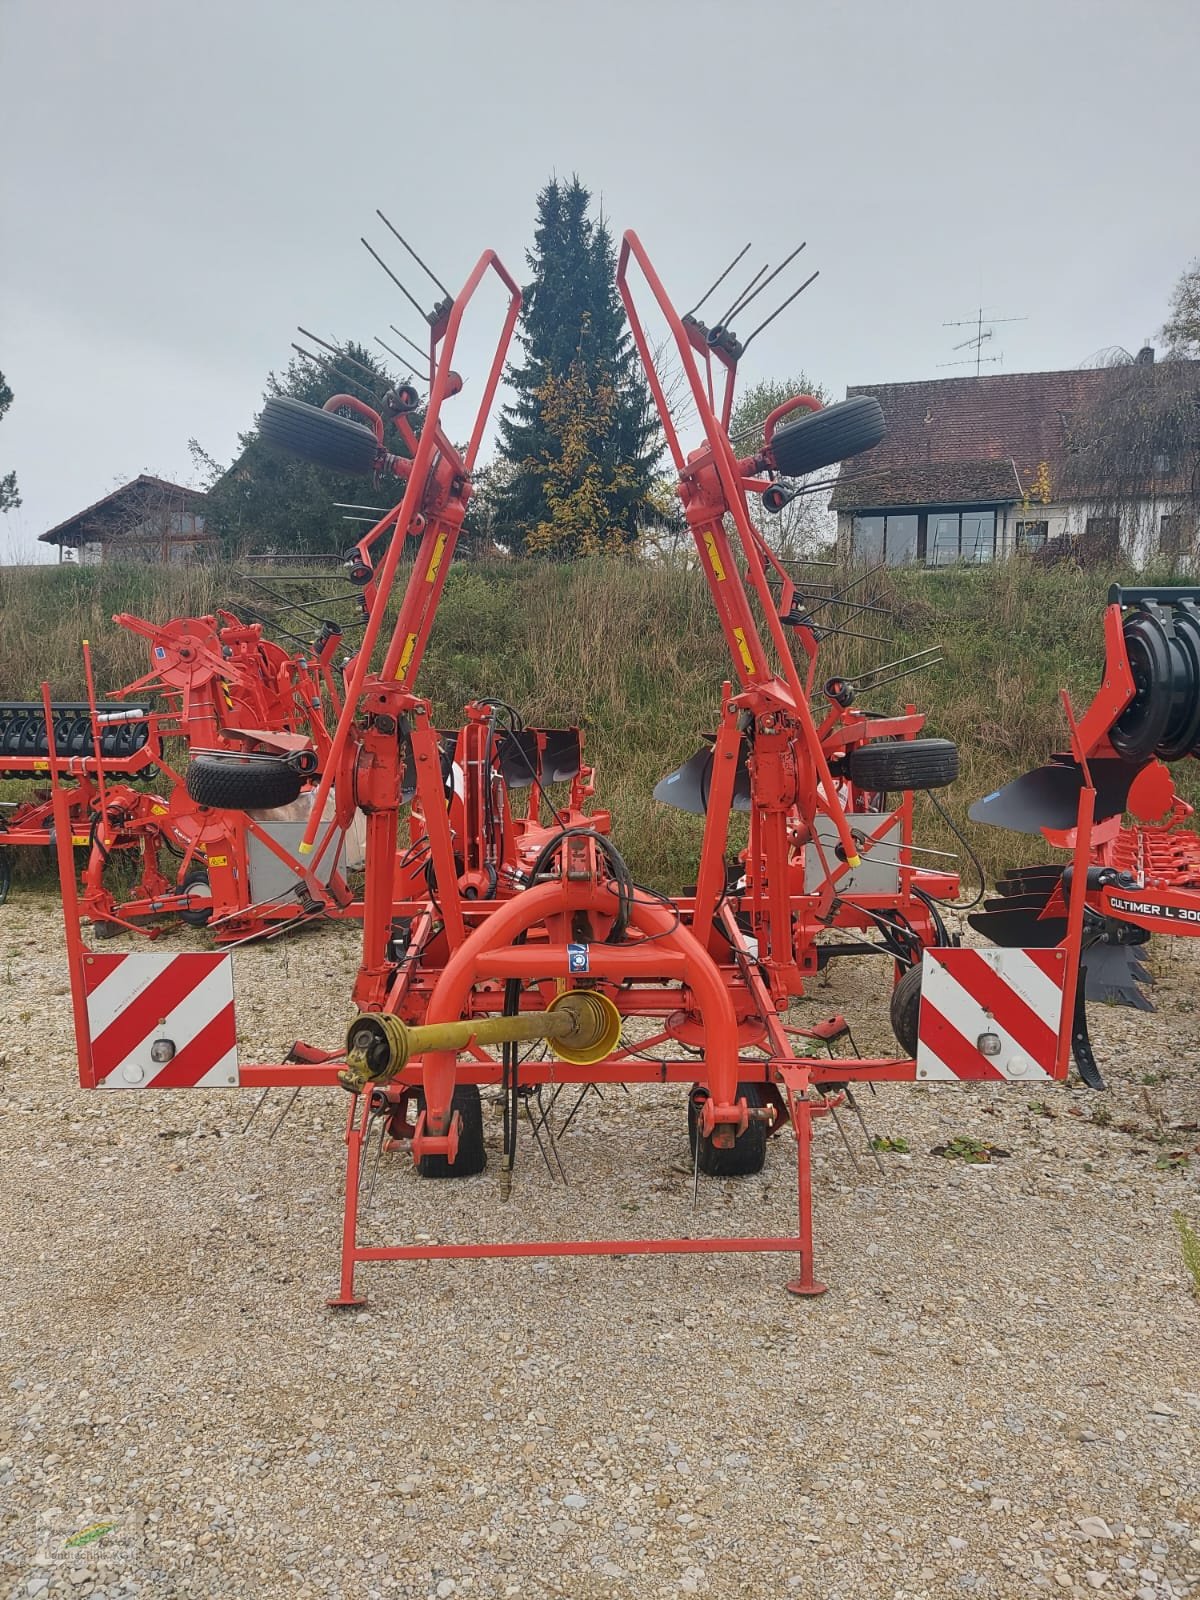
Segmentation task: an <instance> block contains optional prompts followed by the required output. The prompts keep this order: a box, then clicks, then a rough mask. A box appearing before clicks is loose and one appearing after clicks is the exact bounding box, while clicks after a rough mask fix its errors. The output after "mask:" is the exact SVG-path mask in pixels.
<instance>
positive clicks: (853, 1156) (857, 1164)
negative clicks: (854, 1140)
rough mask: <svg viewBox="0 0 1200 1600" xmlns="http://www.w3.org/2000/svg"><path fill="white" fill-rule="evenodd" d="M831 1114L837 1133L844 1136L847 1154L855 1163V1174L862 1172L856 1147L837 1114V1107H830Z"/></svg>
mask: <svg viewBox="0 0 1200 1600" xmlns="http://www.w3.org/2000/svg"><path fill="white" fill-rule="evenodd" d="M829 1114H830V1116H831V1117H832V1118H833V1125H834V1127H835V1128H836V1129H837V1131H838V1132H839V1133H840V1134H841V1136H842V1143H843V1144H844V1145H845V1146H846V1154H847V1155H848V1156H849V1157H850V1160H851V1161H852V1162H853V1163H854V1170H855V1172H861V1171H862V1163H861V1162H860V1161H859V1159H858V1153H857V1151H856V1150H855V1148H854V1146H853V1145H852V1144H851V1143H850V1135H849V1134H848V1133H847V1132H846V1129H845V1126H844V1125H843V1123H842V1119H841V1117H839V1116H838V1114H837V1107H836V1106H830V1107H829Z"/></svg>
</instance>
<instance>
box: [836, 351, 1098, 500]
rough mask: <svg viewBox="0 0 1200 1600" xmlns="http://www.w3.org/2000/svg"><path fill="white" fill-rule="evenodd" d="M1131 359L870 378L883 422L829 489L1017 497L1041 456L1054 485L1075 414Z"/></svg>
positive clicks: (912, 496)
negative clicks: (1064, 367) (878, 439)
mask: <svg viewBox="0 0 1200 1600" xmlns="http://www.w3.org/2000/svg"><path fill="white" fill-rule="evenodd" d="M1128 370H1129V369H1128V368H1127V367H1118V368H1112V367H1089V368H1081V369H1078V370H1072V371H1067V372H1001V373H993V374H991V375H989V376H987V377H980V378H932V379H929V380H926V381H924V382H920V383H881V384H866V385H862V386H856V387H855V388H852V389H847V391H846V394H847V397H849V396H850V395H856V394H873V395H874V396H875V397H876V398H877V399H878V401H879V403H880V405H881V406H882V407H883V413H884V416H885V417H886V418H887V425H888V431H887V436H886V438H885V439H884V440H883V442H882V443H881V444H879V445H877V446H876V447H875V449H874V450H872V451H871V452H870V454H869V455H865V456H863V457H862V458H861V465H860V463H858V462H854V461H851V462H848V463H847V464H846V468H845V470H844V472H843V474H842V477H841V479H840V480H839V482H838V483H837V485H836V486H835V488H834V491H833V495H832V498H831V500H830V505H831V506H833V507H835V508H842V509H847V508H856V509H863V508H866V507H872V508H875V509H880V510H882V509H884V508H886V507H891V506H912V505H937V504H950V505H962V504H970V503H975V504H979V503H981V502H997V503H1002V502H1005V501H1013V500H1019V499H1021V498H1022V496H1023V494H1024V493H1026V492H1028V490H1029V489H1030V487H1031V486H1032V484H1033V482H1034V479H1035V478H1036V477H1037V476H1038V472H1039V468H1040V467H1041V464H1042V463H1043V462H1044V463H1045V464H1046V467H1047V470H1048V472H1049V479H1050V486H1051V492H1052V493H1053V492H1054V490H1055V488H1056V487H1057V486H1058V485H1059V484H1061V483H1062V481H1063V479H1064V477H1065V471H1064V468H1065V463H1066V458H1067V456H1068V454H1069V452H1068V448H1067V444H1068V439H1069V436H1070V428H1071V424H1072V421H1073V419H1074V418H1076V417H1077V416H1079V415H1081V414H1082V413H1084V412H1086V411H1087V409H1088V408H1089V407H1090V406H1091V405H1092V404H1093V403H1094V402H1095V400H1096V399H1097V397H1098V396H1099V395H1100V394H1101V393H1102V392H1103V390H1104V389H1105V388H1106V386H1108V385H1109V384H1110V383H1112V382H1113V381H1115V379H1116V377H1117V375H1118V374H1119V375H1120V377H1121V381H1125V380H1126V379H1127V377H1128Z"/></svg>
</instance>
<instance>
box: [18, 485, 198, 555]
mask: <svg viewBox="0 0 1200 1600" xmlns="http://www.w3.org/2000/svg"><path fill="white" fill-rule="evenodd" d="M204 504H205V497H204V495H203V494H202V493H201V492H200V491H199V490H198V489H185V488H184V487H183V486H182V485H181V484H178V483H168V482H167V481H166V479H165V478H155V477H151V476H150V475H149V474H148V473H142V474H140V475H139V476H138V477H136V478H134V479H133V481H132V482H130V483H126V484H123V485H122V487H121V488H119V489H114V490H113V491H112V493H111V494H107V495H105V496H104V498H103V499H102V500H97V501H96V503H95V504H94V505H90V506H87V507H85V509H84V510H83V511H77V512H76V513H75V515H74V516H73V517H68V518H67V520H66V521H65V522H60V523H59V524H58V526H57V527H56V528H50V529H48V530H47V532H45V533H43V534H39V535H38V537H39V539H40V540H41V542H42V543H43V544H56V545H57V546H58V559H59V561H60V562H76V563H78V564H80V565H83V566H95V565H96V564H97V563H98V562H101V561H114V560H115V561H169V562H173V563H180V562H187V561H197V560H205V559H207V557H208V556H209V555H211V554H212V552H213V551H214V550H215V548H216V543H217V541H216V538H215V536H214V535H212V534H210V533H208V532H207V531H206V529H205V526H204Z"/></svg>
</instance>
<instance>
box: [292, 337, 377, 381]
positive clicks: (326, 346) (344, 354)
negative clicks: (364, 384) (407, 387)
mask: <svg viewBox="0 0 1200 1600" xmlns="http://www.w3.org/2000/svg"><path fill="white" fill-rule="evenodd" d="M296 332H297V333H302V334H303V335H304V337H305V338H306V339H311V340H312V342H313V343H314V344H319V345H320V346H321V349H322V350H329V351H331V352H332V353H333V354H334V355H335V356H340V357H341V359H342V360H343V361H348V362H349V363H350V365H351V366H352V367H357V368H358V370H359V371H360V372H365V373H366V375H367V377H368V378H370V380H371V382H372V383H378V382H379V377H380V375H379V373H378V372H372V370H371V368H370V367H367V366H364V365H363V363H362V362H361V361H358V360H356V359H355V357H354V356H352V355H351V354H350V353H349V351H347V350H341V349H339V348H338V346H337V345H336V344H330V343H329V341H328V340H327V339H318V338H317V336H316V334H315V333H310V332H309V331H308V329H307V328H302V327H301V326H300V324H299V323H297V324H296ZM388 381H389V382H390V381H391V380H390V379H389V380H388Z"/></svg>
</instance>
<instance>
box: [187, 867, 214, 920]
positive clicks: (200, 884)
mask: <svg viewBox="0 0 1200 1600" xmlns="http://www.w3.org/2000/svg"><path fill="white" fill-rule="evenodd" d="M189 889H195V891H196V893H197V895H198V896H202V897H203V898H204V899H205V900H209V899H211V898H212V888H211V886H210V885H209V881H208V873H207V872H206V871H205V869H204V868H203V867H189V868H188V870H187V872H186V874H185V875H184V879H183V882H182V883H181V884H180V885H179V892H180V894H187V893H188V890H189ZM179 918H180V921H181V922H186V923H187V925H188V927H189V928H207V927H208V924H209V921H210V920H211V918H212V906H196V907H195V908H194V909H190V908H189V909H188V910H187V911H181V912H180V913H179Z"/></svg>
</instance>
